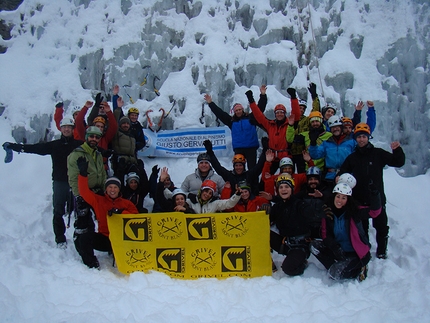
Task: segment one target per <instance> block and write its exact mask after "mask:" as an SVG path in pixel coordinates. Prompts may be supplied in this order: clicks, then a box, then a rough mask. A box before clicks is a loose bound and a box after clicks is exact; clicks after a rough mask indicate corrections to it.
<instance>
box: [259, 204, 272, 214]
mask: <svg viewBox="0 0 430 323" xmlns="http://www.w3.org/2000/svg"><path fill="white" fill-rule="evenodd" d="M270 209H271V206H270V204H269V203H265V204H263V205H261V207H260V211H266V214H270Z"/></svg>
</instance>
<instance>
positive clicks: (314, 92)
mask: <svg viewBox="0 0 430 323" xmlns="http://www.w3.org/2000/svg"><path fill="white" fill-rule="evenodd" d="M308 91H309V93H310V94H311V97H312V100H315V99H316V98H317V97H318V94H317V85H316V84H315V83H311V84H310V85H309V87H308Z"/></svg>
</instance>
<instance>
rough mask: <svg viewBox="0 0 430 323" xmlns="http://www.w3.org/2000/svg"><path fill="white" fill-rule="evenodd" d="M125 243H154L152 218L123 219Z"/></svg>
mask: <svg viewBox="0 0 430 323" xmlns="http://www.w3.org/2000/svg"><path fill="white" fill-rule="evenodd" d="M123 227H124V237H123V240H124V241H130V240H131V241H142V242H144V241H152V229H151V219H150V218H133V219H123Z"/></svg>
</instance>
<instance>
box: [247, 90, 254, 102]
mask: <svg viewBox="0 0 430 323" xmlns="http://www.w3.org/2000/svg"><path fill="white" fill-rule="evenodd" d="M245 95H246V97H247V98H248V102H249V103H252V102H255V100H254V96H253V95H252V91H251V90H248V91H246V92H245Z"/></svg>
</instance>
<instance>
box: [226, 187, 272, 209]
mask: <svg viewBox="0 0 430 323" xmlns="http://www.w3.org/2000/svg"><path fill="white" fill-rule="evenodd" d="M232 193H234V191H233V190H232V189H231V187H229V188H227V187H225V186H224V189H223V190H222V193H221V199H228V198H230V197H231V195H232ZM269 203H270V201H269V200H266V199H265V198H264V197H261V196H258V195H257V196H256V195H254V194H253V193H252V192H250V195H249V199H248V201H246V202H245V201H244V200H243V199H242V198H241V199H240V200H239V202H237V204H236V205H235V206H234V208H232V209H228V210H226V212H255V211H258V210H260V208H261V206H262V205H263V204H269Z"/></svg>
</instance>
